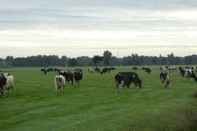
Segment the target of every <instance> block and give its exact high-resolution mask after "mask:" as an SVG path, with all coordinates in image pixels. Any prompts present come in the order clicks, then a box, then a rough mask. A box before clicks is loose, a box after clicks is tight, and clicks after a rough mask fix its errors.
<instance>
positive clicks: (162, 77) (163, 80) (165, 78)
mask: <svg viewBox="0 0 197 131" xmlns="http://www.w3.org/2000/svg"><path fill="white" fill-rule="evenodd" d="M160 80H161V83H162V84H165V86H164V87H165V88H167V87H168V86H169V85H170V77H169V74H168V73H167V72H161V73H160Z"/></svg>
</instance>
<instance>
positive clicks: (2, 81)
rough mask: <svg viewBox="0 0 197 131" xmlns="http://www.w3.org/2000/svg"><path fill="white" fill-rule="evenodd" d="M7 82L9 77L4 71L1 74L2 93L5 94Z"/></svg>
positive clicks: (0, 85)
mask: <svg viewBox="0 0 197 131" xmlns="http://www.w3.org/2000/svg"><path fill="white" fill-rule="evenodd" d="M6 83H7V79H6V77H5V76H4V74H3V73H1V74H0V95H1V96H2V95H4V93H5V85H6Z"/></svg>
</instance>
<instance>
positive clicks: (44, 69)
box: [40, 68, 48, 75]
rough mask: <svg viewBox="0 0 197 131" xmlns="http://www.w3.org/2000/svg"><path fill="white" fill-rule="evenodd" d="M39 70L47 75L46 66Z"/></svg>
mask: <svg viewBox="0 0 197 131" xmlns="http://www.w3.org/2000/svg"><path fill="white" fill-rule="evenodd" d="M40 71H41V72H43V73H44V74H45V75H47V73H48V71H47V69H46V68H42V69H41V70H40Z"/></svg>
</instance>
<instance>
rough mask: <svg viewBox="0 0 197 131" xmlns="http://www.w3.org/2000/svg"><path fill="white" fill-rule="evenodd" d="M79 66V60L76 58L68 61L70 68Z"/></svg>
mask: <svg viewBox="0 0 197 131" xmlns="http://www.w3.org/2000/svg"><path fill="white" fill-rule="evenodd" d="M77 65H78V62H77V59H75V58H72V59H68V66H71V67H72V66H77Z"/></svg>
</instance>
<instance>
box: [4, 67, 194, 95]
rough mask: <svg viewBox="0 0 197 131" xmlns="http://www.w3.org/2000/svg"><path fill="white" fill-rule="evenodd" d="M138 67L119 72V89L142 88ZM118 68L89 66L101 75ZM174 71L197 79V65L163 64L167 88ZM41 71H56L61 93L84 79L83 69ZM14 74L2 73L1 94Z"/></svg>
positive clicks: (147, 70)
mask: <svg viewBox="0 0 197 131" xmlns="http://www.w3.org/2000/svg"><path fill="white" fill-rule="evenodd" d="M138 69H139V68H138V67H133V68H132V70H133V71H132V72H119V73H117V74H116V75H115V77H114V80H115V83H116V87H117V88H118V89H120V88H124V87H127V88H129V87H130V85H131V84H134V85H135V86H136V87H138V88H142V79H141V78H140V77H139V75H138V74H137V73H136V70H138ZM141 69H142V70H143V71H145V72H146V73H148V74H151V72H152V69H151V68H149V67H142V68H141ZM113 70H116V68H114V67H107V68H98V67H96V68H88V72H89V73H99V74H101V75H103V74H105V73H110V72H111V71H113ZM174 71H179V72H180V75H181V76H182V77H187V78H192V79H194V80H195V81H197V75H196V73H197V67H189V66H186V67H179V68H177V67H176V66H162V67H160V75H159V78H160V80H161V83H162V84H164V87H165V88H167V87H169V85H170V84H171V78H170V77H171V75H170V74H172V73H173V72H174ZM41 72H43V73H44V74H45V75H47V74H48V73H49V72H56V75H55V77H54V84H55V89H56V91H57V93H58V92H60V93H61V94H62V93H63V92H64V87H65V86H66V83H68V84H70V85H77V86H79V84H80V81H81V80H82V79H83V70H82V69H80V68H76V69H73V70H64V69H58V68H42V69H41ZM14 85H15V83H14V76H13V75H11V74H10V73H0V96H3V95H5V94H9V91H10V90H11V89H13V88H14Z"/></svg>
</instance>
